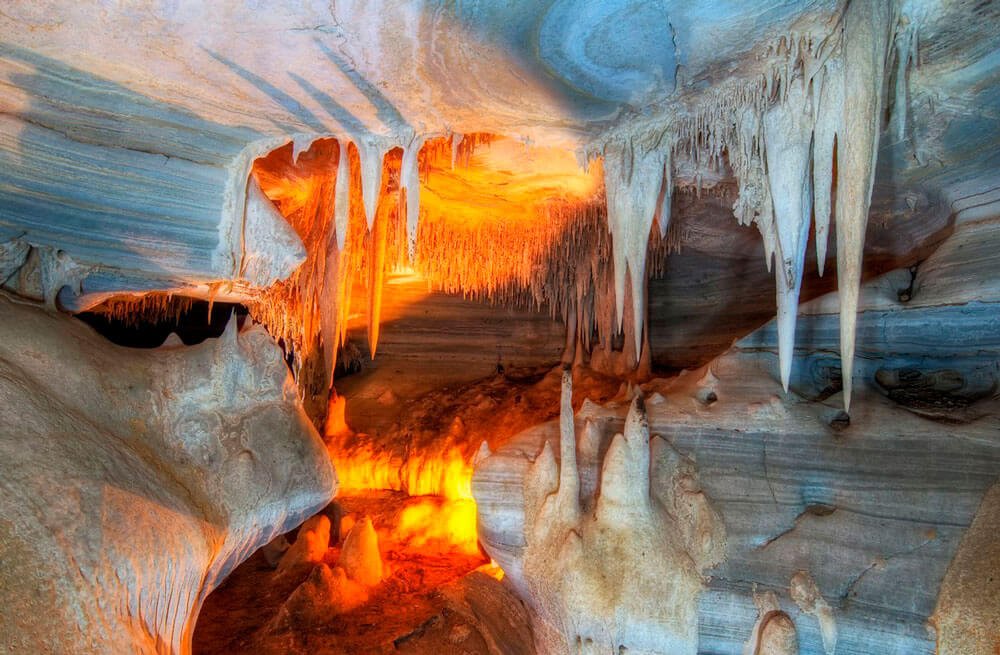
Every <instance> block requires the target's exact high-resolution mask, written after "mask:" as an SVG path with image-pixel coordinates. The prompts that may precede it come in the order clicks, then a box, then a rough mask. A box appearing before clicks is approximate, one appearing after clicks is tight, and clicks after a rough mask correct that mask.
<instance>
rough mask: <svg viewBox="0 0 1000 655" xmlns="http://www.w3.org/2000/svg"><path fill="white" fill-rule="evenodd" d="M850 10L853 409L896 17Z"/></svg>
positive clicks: (847, 173)
mask: <svg viewBox="0 0 1000 655" xmlns="http://www.w3.org/2000/svg"><path fill="white" fill-rule="evenodd" d="M846 12H847V13H846V15H845V17H844V41H843V45H842V47H843V57H844V69H845V71H848V72H849V74H845V76H844V78H845V87H844V99H845V102H844V110H843V111H844V114H843V122H842V130H843V131H842V132H841V133H839V134H838V140H837V143H838V146H837V164H838V165H837V171H838V180H837V283H838V286H839V296H840V357H841V360H842V365H841V371H842V375H843V383H844V407H845V409H847V410H850V406H851V389H852V382H853V369H854V339H855V334H856V326H857V311H858V294H859V293H860V288H861V271H862V256H863V254H864V245H865V230H866V229H867V227H868V209H869V207H870V205H871V195H872V185H873V182H874V179H875V160H876V158H877V157H878V137H879V126H880V125H881V121H882V87H883V81H884V77H885V67H886V58H887V56H888V48H889V44H890V42H891V30H892V18H893V16H892V7H891V6H890V5H889V4H888V3H886V2H884V0H855V1H854V2H852V3H850V4H849V5H848V6H847V10H846ZM841 137H842V138H841Z"/></svg>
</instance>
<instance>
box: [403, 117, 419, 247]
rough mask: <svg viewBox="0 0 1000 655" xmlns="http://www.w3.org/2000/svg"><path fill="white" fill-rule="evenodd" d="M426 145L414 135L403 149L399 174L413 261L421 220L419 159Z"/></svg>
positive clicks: (408, 241)
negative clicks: (422, 148) (421, 149)
mask: <svg viewBox="0 0 1000 655" xmlns="http://www.w3.org/2000/svg"><path fill="white" fill-rule="evenodd" d="M423 144H424V138H423V137H422V136H418V135H414V137H413V138H412V139H411V140H410V143H409V144H407V146H406V148H404V149H403V164H402V168H401V169H400V172H399V188H400V191H403V190H405V191H406V249H407V253H408V254H409V257H410V261H413V259H414V256H415V254H416V249H417V224H418V222H419V220H420V168H419V166H418V158H419V156H420V148H421V147H422V146H423Z"/></svg>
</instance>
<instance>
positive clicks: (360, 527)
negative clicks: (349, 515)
mask: <svg viewBox="0 0 1000 655" xmlns="http://www.w3.org/2000/svg"><path fill="white" fill-rule="evenodd" d="M340 565H341V566H343V567H344V571H346V572H347V575H348V577H350V578H351V579H352V580H354V581H355V582H358V583H360V584H362V585H365V586H367V587H374V586H375V585H377V584H379V583H380V582H382V578H383V570H382V555H381V553H379V549H378V535H377V534H375V528H374V527H373V526H372V520H371V518H369V517H367V516H366V517H365V518H363V519H362V520H360V521H358V522H357V523H355V524H354V525H353V526H352V527H351V530H350V532H348V533H347V536H346V537H344V546H343V548H341V551H340Z"/></svg>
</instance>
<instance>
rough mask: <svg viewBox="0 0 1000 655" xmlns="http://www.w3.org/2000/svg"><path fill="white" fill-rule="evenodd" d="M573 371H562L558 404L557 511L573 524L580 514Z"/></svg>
mask: <svg viewBox="0 0 1000 655" xmlns="http://www.w3.org/2000/svg"><path fill="white" fill-rule="evenodd" d="M573 419H574V417H573V371H572V369H570V368H565V369H563V374H562V395H561V398H560V404H559V500H558V504H559V509H560V512H561V513H562V516H563V518H564V519H565V520H568V521H571V522H575V521H576V520H578V518H579V513H580V472H579V469H578V468H577V464H576V427H575V426H574V424H573Z"/></svg>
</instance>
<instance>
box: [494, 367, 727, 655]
mask: <svg viewBox="0 0 1000 655" xmlns="http://www.w3.org/2000/svg"><path fill="white" fill-rule="evenodd" d="M571 383H572V378H571V376H570V374H569V373H568V372H567V373H565V374H564V376H563V404H562V417H561V421H560V424H561V430H560V447H559V450H560V452H561V456H560V460H561V461H560V462H557V461H556V458H555V453H554V449H553V448H552V446H551V445H550V442H549V441H547V440H546V441H545V442H544V444H543V446H542V451H541V453H540V454H539V455H538V456H537V457H536V458H535V461H534V462H533V463H531V464H529V465H528V466H527V469H526V471H525V474H524V475H525V478H524V479H525V483H524V484H525V491H524V525H523V528H522V529H523V539H524V544H525V546H524V549H523V551H522V552H521V555H520V557H519V558H518V566H514V567H509V568H507V567H505V571H506V572H507V574H508V576H509V577H510V578H511V581H512V583H513V584H514V586H515V588H517V589H521V590H523V592H524V595H525V600H526V601H527V602H528V604H529V606H530V607H532V609H533V610H534V613H535V615H534V619H535V620H534V623H533V626H534V630H535V636H536V647H537V648H538V651H539V652H541V653H553V654H554V653H578V652H582V653H590V652H593V653H607V652H626V651H625V650H621V651H620V650H619V649H627V652H628V653H639V654H670V655H678V654H683V653H691V654H693V653H696V652H697V648H698V636H697V623H698V621H697V602H698V595H699V592H700V591H701V589H702V578H701V571H702V570H703V569H705V568H706V567H709V566H712V565H714V564H716V563H718V562H719V561H720V559H721V557H722V554H723V552H724V547H725V546H724V544H725V536H724V528H723V525H722V522H721V521H720V520H719V517H718V515H716V514H715V513H714V512H713V511H712V509H711V507H710V506H709V505H708V503H707V502H706V500H705V497H704V495H703V494H701V492H700V491H699V490H698V485H697V479H696V474H695V471H694V469H693V466H692V465H691V463H690V462H687V461H685V460H684V458H683V457H681V456H680V455H679V454H678V453H676V452H675V451H674V450H673V449H672V448H671V447H670V446H669V445H668V444H666V443H665V442H663V441H662V440H660V439H656V440H655V441H654V442H653V444H652V445H651V444H650V436H649V426H648V423H647V420H646V414H645V410H644V407H643V401H642V398H641V396H640V397H636V399H635V400H634V401H633V402H632V406H631V409H630V411H629V414H628V418H627V419H626V423H625V430H624V433H622V434H617V435H615V436H614V437H613V439H611V443H610V446H609V447H608V448H607V454H606V455H605V456H604V460H603V465H602V468H601V473H600V483H599V489H597V490H596V494H595V496H594V497H591V498H586V499H583V498H581V496H580V489H581V477H584V476H581V470H580V469H578V465H577V463H576V449H577V441H576V437H575V428H574V422H573V420H572V406H571V405H570V404H569V402H568V401H569V398H570V395H571ZM588 425H591V426H592V424H588ZM594 429H595V428H594V427H588V428H586V429H585V434H587V435H588V436H586V437H585V438H584V440H583V441H582V442H581V444H580V448H581V452H580V461H581V463H582V464H581V465H582V466H585V467H587V468H589V466H590V465H591V463H593V464H595V465H596V464H597V462H596V458H595V455H596V452H594V451H593V447H594V444H593V443H592V442H593V441H594V439H595V437H594V436H593V435H594ZM597 450H600V447H599V446H598V448H597ZM651 459H652V462H651ZM481 465H485V466H489V459H487V460H486V461H485V462H484V463H483V464H481ZM591 474H592V472H591V471H587V473H586V474H585V477H587V478H590V476H591ZM651 477H652V478H653V479H654V480H655V483H654V485H653V488H652V489H651ZM583 488H584V489H590V488H593V487H591V486H590V485H589V484H587V485H583ZM653 489H655V490H656V492H655V493H654V491H653ZM491 520H495V519H491ZM486 548H487V551H489V550H490V546H489V545H487V546H486Z"/></svg>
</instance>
